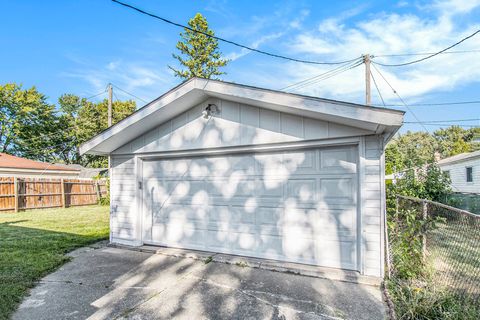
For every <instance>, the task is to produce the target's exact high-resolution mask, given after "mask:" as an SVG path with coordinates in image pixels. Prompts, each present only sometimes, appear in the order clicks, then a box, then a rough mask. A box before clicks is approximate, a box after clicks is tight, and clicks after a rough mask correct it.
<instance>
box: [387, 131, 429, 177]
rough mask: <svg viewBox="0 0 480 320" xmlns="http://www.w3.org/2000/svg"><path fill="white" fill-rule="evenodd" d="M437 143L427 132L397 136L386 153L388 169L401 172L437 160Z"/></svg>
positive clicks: (409, 132)
mask: <svg viewBox="0 0 480 320" xmlns="http://www.w3.org/2000/svg"><path fill="white" fill-rule="evenodd" d="M435 150H436V141H435V139H434V138H433V137H432V136H431V135H430V134H428V133H426V132H411V131H408V132H407V133H405V134H399V135H397V136H396V137H395V138H394V139H392V141H391V142H390V143H389V144H388V145H387V148H386V151H385V160H386V163H387V164H386V168H388V170H391V171H392V172H399V171H402V170H405V169H408V168H415V167H419V166H423V165H425V164H426V163H429V162H432V161H433V160H434V158H435Z"/></svg>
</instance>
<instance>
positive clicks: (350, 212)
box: [80, 78, 404, 277]
mask: <svg viewBox="0 0 480 320" xmlns="http://www.w3.org/2000/svg"><path fill="white" fill-rule="evenodd" d="M403 115H404V112H401V111H397V110H390V109H385V108H376V107H369V106H364V105H357V104H352V103H347V102H340V101H334V100H327V99H319V98H313V97H307V96H302V95H296V94H290V93H285V92H280V91H273V90H267V89H262V88H256V87H250V86H245V85H239V84H233V83H228V82H222V81H217V80H206V79H199V78H193V79H191V80H189V81H186V82H184V83H183V84H181V85H179V86H177V87H175V88H173V89H172V90H170V91H168V92H167V93H165V94H164V95H162V96H161V97H159V98H157V99H156V100H154V101H152V102H150V103H148V104H147V105H146V106H145V107H143V108H141V109H139V110H138V111H136V112H135V113H133V114H132V115H131V116H129V117H127V118H126V119H124V120H122V121H120V122H119V123H117V124H115V125H113V126H112V127H110V128H109V129H107V130H105V131H103V132H102V133H100V134H99V135H98V136H96V137H94V138H93V139H91V140H90V141H88V142H86V143H85V144H83V145H82V146H81V147H80V152H81V154H85V153H89V154H96V155H108V156H110V158H111V167H112V168H111V185H110V189H111V190H110V192H111V218H110V219H111V229H110V241H111V242H113V243H119V244H125V245H132V246H140V245H142V244H151V245H161V246H169V247H180V248H188V249H197V250H204V251H211V252H221V253H227V254H236V255H243V256H251V257H257V258H267V259H276V260H282V261H290V262H297V263H305V264H311V265H318V266H324V267H334V268H343V269H349V270H356V271H358V272H359V273H360V274H364V275H370V276H375V277H382V276H383V265H384V214H385V184H384V177H383V173H384V147H385V145H386V143H387V142H388V140H389V139H390V138H391V137H392V136H393V135H394V134H395V132H396V131H397V130H398V129H399V128H400V126H401V125H402V122H403Z"/></svg>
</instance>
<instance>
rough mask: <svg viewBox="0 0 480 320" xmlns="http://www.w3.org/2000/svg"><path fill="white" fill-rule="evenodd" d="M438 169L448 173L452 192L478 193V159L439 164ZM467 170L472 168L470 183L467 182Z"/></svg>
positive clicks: (479, 176)
mask: <svg viewBox="0 0 480 320" xmlns="http://www.w3.org/2000/svg"><path fill="white" fill-rule="evenodd" d="M440 168H441V169H442V171H444V172H446V171H448V172H449V174H450V180H451V186H452V191H453V192H462V193H480V158H478V157H477V158H473V159H466V160H460V161H457V162H453V163H449V164H440ZM467 168H472V182H468V181H467Z"/></svg>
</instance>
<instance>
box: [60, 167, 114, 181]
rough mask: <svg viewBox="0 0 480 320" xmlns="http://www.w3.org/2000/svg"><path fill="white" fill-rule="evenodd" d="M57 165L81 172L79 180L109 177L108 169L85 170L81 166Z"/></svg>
mask: <svg viewBox="0 0 480 320" xmlns="http://www.w3.org/2000/svg"><path fill="white" fill-rule="evenodd" d="M55 165H57V166H63V167H66V168H72V169H77V170H79V174H78V178H81V179H93V178H97V177H99V176H100V177H108V168H85V167H84V166H82V165H80V164H63V163H56V164H55Z"/></svg>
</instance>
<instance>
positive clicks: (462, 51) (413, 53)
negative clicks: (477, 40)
mask: <svg viewBox="0 0 480 320" xmlns="http://www.w3.org/2000/svg"><path fill="white" fill-rule="evenodd" d="M475 52H480V49H478V50H458V51H446V52H442V53H440V54H459V53H475ZM432 54H435V52H412V53H393V54H375V55H374V57H375V58H383V57H411V56H428V55H432Z"/></svg>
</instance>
